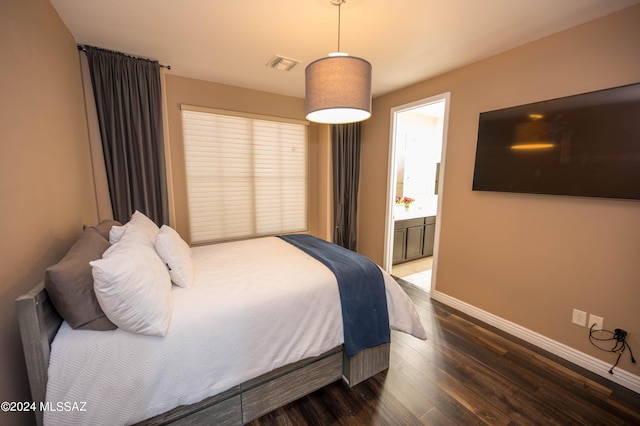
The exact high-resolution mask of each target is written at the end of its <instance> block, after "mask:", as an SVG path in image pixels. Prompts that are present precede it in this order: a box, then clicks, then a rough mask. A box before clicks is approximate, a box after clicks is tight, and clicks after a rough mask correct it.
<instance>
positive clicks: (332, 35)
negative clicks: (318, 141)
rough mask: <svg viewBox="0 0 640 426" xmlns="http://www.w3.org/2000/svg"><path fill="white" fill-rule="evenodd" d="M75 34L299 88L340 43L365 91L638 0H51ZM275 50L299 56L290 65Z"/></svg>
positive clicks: (181, 66) (166, 60)
mask: <svg viewBox="0 0 640 426" xmlns="http://www.w3.org/2000/svg"><path fill="white" fill-rule="evenodd" d="M50 2H51V4H52V5H53V7H54V8H55V9H56V10H57V12H58V14H59V15H60V17H61V18H62V20H63V21H64V23H65V25H66V26H67V27H68V28H69V30H70V31H71V33H72V34H73V36H74V38H75V40H76V41H77V42H78V44H88V45H92V46H96V47H102V48H105V49H110V50H116V51H119V52H123V53H128V54H131V55H135V56H140V57H146V58H152V59H157V60H159V61H160V63H161V64H167V65H170V66H171V71H170V73H172V74H176V75H180V76H185V77H192V78H197V79H202V80H207V81H213V82H218V83H223V84H228V85H233V86H240V87H246V88H251V89H256V90H263V91H267V92H272V93H279V94H283V95H290V96H296V97H300V98H302V97H304V68H305V67H306V66H307V65H308V64H309V63H310V62H312V61H313V60H315V59H318V58H321V57H324V56H327V54H328V53H330V52H334V51H336V50H338V49H337V47H338V11H339V10H340V22H341V25H340V27H341V31H340V50H342V51H345V52H348V53H349V54H351V55H353V56H359V57H362V58H365V59H367V60H368V61H369V62H371V64H372V66H373V84H372V86H373V87H372V90H373V96H374V97H376V96H380V95H382V94H385V93H388V92H391V91H394V90H397V89H399V88H402V87H406V86H408V85H410V84H413V83H416V82H418V81H422V80H425V79H428V78H431V77H434V76H437V75H439V74H443V73H445V72H448V71H451V70H453V69H455V68H458V67H461V66H464V65H467V64H469V63H472V62H475V61H478V60H480V59H483V58H486V57H489V56H491V55H494V54H497V53H499V52H503V51H505V50H508V49H511V48H513V47H516V46H519V45H522V44H525V43H527V42H530V41H533V40H536V39H538V38H541V37H544V36H547V35H550V34H553V33H556V32H558V31H562V30H564V29H567V28H570V27H573V26H575V25H578V24H580V23H583V22H587V21H590V20H593V19H596V18H598V17H600V16H604V15H607V14H609V13H612V12H615V11H617V10H619V9H622V8H625V7H627V6H630V5H633V4H636V3H640V0H561V1H559V0H535V1H529V0H446V1H442V0H399V1H396V2H391V1H383V0H347V2H346V3H345V4H344V5H342V6H341V7H340V8H338V7H337V6H334V5H333V4H332V3H331V1H330V0H276V1H267V0H226V1H223V0H133V1H132V0H108V1H105V0H50ZM274 55H281V56H285V57H288V58H292V59H297V60H300V61H301V63H300V64H298V65H297V66H295V67H294V68H293V69H292V70H291V71H288V72H287V71H280V70H276V69H272V68H269V67H267V66H266V64H267V63H268V62H269V61H270V60H271V59H272V57H273V56H274Z"/></svg>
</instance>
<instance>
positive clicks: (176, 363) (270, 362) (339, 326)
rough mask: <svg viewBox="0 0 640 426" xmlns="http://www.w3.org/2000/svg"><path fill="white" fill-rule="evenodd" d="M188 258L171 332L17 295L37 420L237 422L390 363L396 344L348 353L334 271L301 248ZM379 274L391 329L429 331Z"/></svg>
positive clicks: (259, 245)
mask: <svg viewBox="0 0 640 426" xmlns="http://www.w3.org/2000/svg"><path fill="white" fill-rule="evenodd" d="M123 226H124V227H126V226H127V225H123ZM115 245H116V244H113V245H112V247H113V246H115ZM189 255H190V258H191V261H192V269H193V277H194V278H193V282H192V283H191V284H192V285H190V286H187V287H181V286H177V285H175V281H174V280H173V279H172V280H171V281H172V282H174V284H173V285H171V284H170V288H171V290H170V293H171V300H172V301H171V306H170V310H171V318H170V322H169V324H168V326H167V328H166V332H165V334H164V335H158V334H157V333H156V334H155V335H154V333H151V335H149V334H146V335H142V334H138V333H134V332H130V331H126V330H124V329H122V328H121V327H119V328H116V329H112V330H104V331H96V330H83V329H79V328H76V329H74V328H72V327H71V325H70V324H69V323H68V322H67V321H65V320H63V319H62V317H61V316H60V315H59V314H58V312H57V310H56V308H55V307H54V303H52V300H51V297H50V296H49V293H48V292H47V290H46V289H45V285H44V284H42V283H41V284H39V285H37V286H36V287H35V288H34V289H32V290H31V291H30V292H29V293H27V294H25V295H23V296H21V297H20V298H18V299H17V300H16V306H17V311H18V317H19V324H20V330H21V335H22V340H23V346H24V352H25V359H26V363H27V370H28V374H29V382H30V387H31V392H32V399H33V401H34V402H35V403H36V404H37V408H38V409H37V410H36V419H37V423H38V424H43V423H44V424H135V423H137V424H176V425H179V424H230V425H231V424H233V425H239V424H245V423H248V422H250V421H252V420H254V419H256V418H258V417H260V416H262V415H264V414H266V413H268V412H270V411H272V410H274V409H276V408H278V407H280V406H283V405H285V404H287V403H289V402H292V401H294V400H296V399H298V398H300V397H302V396H304V395H307V394H308V393H311V392H313V391H315V390H317V389H319V388H321V387H323V386H325V385H327V384H330V383H333V382H335V381H336V380H340V379H343V380H344V381H345V383H347V384H348V385H349V386H355V385H356V384H358V383H360V382H362V381H364V380H366V379H367V378H369V377H371V376H373V375H375V374H377V373H379V372H381V371H383V370H385V369H386V368H388V365H389V343H386V342H385V343H381V344H376V345H374V346H370V347H365V348H364V349H362V350H358V351H357V352H356V353H349V350H346V349H345V341H344V333H343V331H344V327H345V324H343V321H342V318H343V315H342V312H341V304H340V291H339V289H338V287H337V285H336V280H337V278H336V276H335V275H334V274H333V273H332V271H331V270H330V268H329V267H327V266H326V265H325V264H323V263H322V262H321V261H319V260H317V259H315V258H313V257H312V256H310V255H308V254H307V253H305V252H304V251H302V250H300V248H299V247H296V246H295V245H292V244H290V243H289V242H287V241H284V240H283V239H281V238H277V237H265V238H257V239H253V240H246V241H237V242H232V243H222V244H215V245H209V246H202V247H194V248H189ZM106 257H107V256H106V252H105V256H104V258H106ZM167 265H169V264H167ZM95 268H96V267H95V266H94V270H95ZM380 274H381V276H382V278H383V283H384V293H385V297H386V307H387V309H388V320H389V322H388V324H389V327H390V328H391V329H396V330H400V331H404V332H407V333H409V334H412V335H414V336H416V337H418V338H421V339H424V338H426V335H425V332H424V329H423V327H422V325H421V323H420V320H419V317H418V315H417V313H416V311H415V308H414V306H413V304H412V302H411V301H410V299H409V298H408V296H407V295H406V294H405V293H404V291H403V290H402V289H401V288H400V286H399V285H398V284H397V283H396V282H395V280H393V278H392V277H391V276H389V275H388V274H386V273H385V272H384V271H382V270H381V269H380ZM96 283H97V281H96ZM96 285H97V284H96ZM97 291H98V290H97V287H96V292H97ZM347 353H349V355H347Z"/></svg>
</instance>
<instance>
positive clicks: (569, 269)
mask: <svg viewBox="0 0 640 426" xmlns="http://www.w3.org/2000/svg"><path fill="white" fill-rule="evenodd" d="M639 22H640V6H634V7H632V8H629V9H627V10H624V11H622V12H619V13H616V14H614V15H610V16H608V17H605V18H602V19H599V20H596V21H593V22H591V23H587V24H585V25H581V26H579V27H576V28H574V29H570V30H568V31H564V32H562V33H559V34H556V35H553V36H550V37H547V38H544V39H541V40H539V41H536V42H533V43H530V44H528V45H525V46H522V47H520V48H517V49H514V50H511V51H509V52H507V53H504V54H501V55H498V56H495V57H492V58H489V59H487V60H484V61H481V62H479V63H475V64H473V65H470V66H467V67H464V68H462V69H459V70H457V71H454V72H451V73H448V74H445V75H443V76H440V77H438V78H434V79H431V80H428V81H424V82H422V83H420V84H416V85H414V86H412V87H409V88H406V89H404V90H400V91H397V92H394V93H392V94H389V95H387V96H383V97H380V98H377V99H375V100H374V109H373V116H372V118H371V119H370V120H369V121H367V122H366V124H365V129H364V143H363V158H362V160H363V164H362V166H363V167H362V175H361V188H362V189H361V203H360V222H359V223H360V228H359V236H360V239H359V251H360V252H362V253H363V254H365V255H367V256H370V257H371V258H372V259H374V260H375V261H376V262H382V259H383V247H384V246H383V241H384V214H385V194H386V173H381V172H380V171H381V170H387V161H388V160H387V158H388V144H389V121H390V109H391V108H393V107H395V106H398V105H402V104H406V103H409V102H412V101H415V100H419V99H424V98H427V97H430V96H434V95H438V94H441V93H445V92H451V103H450V107H451V109H450V117H449V128H448V142H447V151H446V165H445V175H444V182H443V183H444V188H443V191H442V195H441V200H442V203H443V204H442V217H441V226H442V228H441V236H440V250H439V258H438V261H439V263H438V270H437V277H436V280H437V291H439V292H442V293H445V294H447V295H449V296H452V297H454V298H456V299H459V300H461V301H463V302H466V303H468V304H470V305H473V306H475V307H477V308H480V309H482V310H485V311H488V312H490V313H492V314H494V315H497V316H498V317H501V318H504V319H506V320H508V321H511V322H514V323H516V324H519V325H521V326H523V327H525V328H527V329H530V330H533V331H534V332H537V333H540V334H542V335H544V336H546V337H548V338H551V339H553V340H556V341H558V342H562V343H564V344H566V345H569V346H571V347H573V348H575V349H577V350H579V351H582V352H585V353H588V354H590V355H593V356H595V357H598V358H600V359H602V360H603V361H605V362H611V363H613V362H614V361H615V356H614V355H613V354H607V353H604V352H600V351H598V350H596V349H594V348H593V347H592V346H591V345H590V344H589V342H588V339H587V329H586V328H582V327H579V326H576V325H572V324H571V313H572V309H573V308H578V309H581V310H584V311H587V312H589V313H593V314H596V315H599V316H602V317H604V318H605V324H604V325H605V328H609V329H614V328H623V329H625V330H627V331H628V332H629V334H630V336H629V340H630V342H632V345H633V346H634V347H635V348H636V352H640V261H639V258H638V256H639V253H640V201H623V200H606V199H589V198H577V197H560V196H543V195H523V194H503V193H491V192H472V191H471V182H472V178H473V167H474V158H475V143H476V135H477V123H478V114H479V113H480V112H481V111H487V110H492V109H497V108H503V107H508V106H513V105H519V104H525V103H529V102H534V101H540V100H544V99H551V98H556V97H562V96H567V95H573V94H577V93H582V92H587V91H592V90H598V89H603V88H607V87H613V86H618V85H624V84H629V83H635V82H639V81H640V48H639V47H638V46H639V45H638V41H639V40H640V25H638V23H639ZM425 60H428V58H425ZM622 358H623V359H622V360H621V366H622V367H623V368H624V369H626V370H628V371H629V372H631V373H633V374H636V375H640V367H638V366H635V365H633V364H631V363H630V361H629V357H628V354H624V356H623V357H622Z"/></svg>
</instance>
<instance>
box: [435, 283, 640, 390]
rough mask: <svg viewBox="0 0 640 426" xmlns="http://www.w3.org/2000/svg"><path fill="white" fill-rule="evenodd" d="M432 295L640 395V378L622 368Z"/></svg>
mask: <svg viewBox="0 0 640 426" xmlns="http://www.w3.org/2000/svg"><path fill="white" fill-rule="evenodd" d="M430 295H431V298H432V299H434V300H437V301H438V302H442V303H444V304H445V305H447V306H451V307H452V308H454V309H457V310H459V311H461V312H464V313H465V314H467V315H470V316H472V317H474V318H476V319H478V320H480V321H482V322H485V323H487V324H489V325H492V326H494V327H496V328H498V329H500V330H502V331H504V332H506V333H509V334H511V335H513V336H515V337H518V338H520V339H522V340H524V341H525V342H528V343H531V344H532V345H534V346H537V347H539V348H541V349H544V350H546V351H548V352H551V353H552V354H554V355H557V356H559V357H560V358H562V359H565V360H567V361H569V362H572V363H573V364H576V365H577V366H579V367H582V368H584V369H586V370H589V371H591V372H592V373H595V374H597V375H599V376H602V377H604V378H605V379H607V380H610V381H612V382H614V383H617V384H619V385H620V386H624V387H625V388H627V389H630V390H632V391H634V392H636V393H640V376H637V375H635V374H632V373H630V372H628V371H626V370H623V369H620V368H618V367H616V368H615V370H614V374H609V369H610V368H611V364H610V363H606V362H604V361H602V360H600V359H598V358H595V357H593V356H591V355H588V354H585V353H584V352H580V351H578V350H576V349H574V348H572V347H570V346H567V345H565V344H563V343H560V342H556V341H555V340H552V339H550V338H548V337H545V336H543V335H541V334H538V333H536V332H534V331H531V330H529V329H527V328H524V327H522V326H520V325H518V324H515V323H513V322H511V321H507V320H505V319H504V318H500V317H498V316H496V315H494V314H491V313H489V312H487V311H483V310H482V309H479V308H477V307H475V306H473V305H470V304H468V303H466V302H463V301H461V300H458V299H456V298H454V297H451V296H449V295H447V294H444V293H441V292H439V291H437V290H432V291H431V293H430Z"/></svg>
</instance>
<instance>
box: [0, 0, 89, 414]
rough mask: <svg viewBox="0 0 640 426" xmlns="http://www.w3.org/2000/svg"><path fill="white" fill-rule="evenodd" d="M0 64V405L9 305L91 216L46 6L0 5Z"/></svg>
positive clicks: (70, 76)
mask: <svg viewBox="0 0 640 426" xmlns="http://www.w3.org/2000/svg"><path fill="white" fill-rule="evenodd" d="M0 58H2V65H1V66H0V93H1V94H2V102H0V203H1V209H0V217H1V220H0V223H1V225H0V226H1V229H2V232H1V234H2V238H1V239H0V342H2V343H1V344H0V348H1V349H0V400H2V401H26V400H29V398H30V393H29V390H28V382H27V375H26V369H25V366H24V361H23V359H24V356H23V352H22V344H21V342H20V337H19V330H18V324H17V320H16V311H15V307H14V300H15V298H16V297H18V296H19V295H20V294H22V293H24V292H25V291H26V290H28V289H29V288H31V287H32V286H33V285H35V284H37V283H38V282H40V281H42V279H43V277H44V270H45V268H46V267H47V266H49V265H51V264H53V263H55V262H57V261H58V260H59V259H60V258H61V257H62V256H63V255H64V254H65V252H66V250H67V249H68V247H69V245H70V244H71V242H72V241H73V239H74V238H75V237H76V236H77V235H78V234H79V233H80V231H81V230H82V225H83V224H84V223H89V224H94V223H95V221H96V220H97V212H96V206H95V197H94V191H93V181H92V179H91V169H90V164H91V163H90V155H89V146H88V144H87V141H86V136H87V127H86V120H85V115H84V103H83V102H84V101H83V95H82V85H81V78H80V67H79V62H78V51H77V49H76V43H75V41H74V40H73V38H72V37H71V35H70V34H69V32H68V31H67V29H66V28H65V26H64V25H63V23H62V21H61V20H60V19H59V17H58V15H57V14H56V12H55V11H54V9H53V8H52V7H51V5H50V4H49V2H48V1H45V0H9V1H2V2H0ZM31 421H33V415H32V414H30V413H26V414H15V413H0V424H3V425H10V424H25V423H27V422H31Z"/></svg>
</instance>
